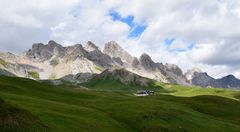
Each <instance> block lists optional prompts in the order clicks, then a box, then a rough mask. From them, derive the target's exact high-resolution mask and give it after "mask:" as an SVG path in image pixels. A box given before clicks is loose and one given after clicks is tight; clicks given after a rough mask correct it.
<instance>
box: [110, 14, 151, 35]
mask: <svg viewBox="0 0 240 132" xmlns="http://www.w3.org/2000/svg"><path fill="white" fill-rule="evenodd" d="M109 15H110V16H111V17H112V20H113V21H121V22H124V23H126V24H127V25H128V26H129V27H130V32H129V34H128V37H130V38H135V37H140V36H141V34H142V33H143V32H144V31H145V29H146V28H147V26H146V25H141V24H138V23H135V22H134V16H131V15H129V16H127V17H122V16H121V15H120V14H119V13H118V12H116V11H114V10H111V11H110V12H109Z"/></svg>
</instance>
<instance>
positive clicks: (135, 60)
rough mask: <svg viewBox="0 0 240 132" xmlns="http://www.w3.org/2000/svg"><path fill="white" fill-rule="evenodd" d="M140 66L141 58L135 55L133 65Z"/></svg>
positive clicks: (134, 66)
mask: <svg viewBox="0 0 240 132" xmlns="http://www.w3.org/2000/svg"><path fill="white" fill-rule="evenodd" d="M139 66H140V62H139V60H138V59H137V58H136V57H134V59H133V62H132V67H133V68H139Z"/></svg>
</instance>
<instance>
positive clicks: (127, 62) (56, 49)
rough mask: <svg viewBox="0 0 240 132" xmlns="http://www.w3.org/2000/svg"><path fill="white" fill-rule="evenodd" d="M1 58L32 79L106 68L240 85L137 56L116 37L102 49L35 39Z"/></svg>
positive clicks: (185, 81) (6, 65) (180, 81)
mask: <svg viewBox="0 0 240 132" xmlns="http://www.w3.org/2000/svg"><path fill="white" fill-rule="evenodd" d="M0 59H1V62H2V63H0V69H1V71H2V72H4V71H5V72H4V73H6V71H7V72H9V73H12V75H16V76H19V77H26V78H32V79H61V78H64V77H70V76H69V75H72V76H71V77H72V78H74V75H77V74H80V73H90V74H100V73H102V72H103V71H105V70H107V69H125V70H127V71H129V72H132V73H134V74H137V75H139V76H142V77H145V78H149V79H153V80H156V81H160V82H163V83H174V84H180V85H186V86H190V85H197V86H201V87H220V88H240V80H239V79H237V78H236V77H234V76H233V75H229V76H225V77H223V78H220V79H215V78H212V77H210V76H209V75H208V74H207V73H204V72H202V71H201V70H199V69H193V70H189V71H188V72H186V73H183V71H182V70H181V68H180V67H178V66H177V65H174V64H168V63H166V64H162V63H158V62H154V61H153V60H152V59H151V57H150V56H149V55H148V54H146V53H143V54H142V55H141V56H140V57H139V58H136V57H134V56H132V55H131V54H130V53H128V52H127V51H126V50H124V49H123V48H122V47H121V46H120V45H119V44H118V43H117V42H115V41H110V42H108V43H106V44H105V47H104V48H103V50H101V49H100V48H99V47H98V46H97V45H95V44H94V43H93V42H91V41H88V42H87V43H86V44H85V45H84V46H83V45H82V44H75V45H72V46H66V47H64V46H62V45H61V44H59V43H57V42H55V41H53V40H50V41H49V42H48V43H47V44H43V43H34V44H33V45H32V48H31V49H29V50H27V51H26V52H24V53H23V54H21V55H14V54H12V53H9V52H8V53H0ZM9 73H8V74H7V75H10V74H9ZM33 73H34V75H35V76H33ZM83 75H84V74H83ZM36 76H37V77H39V78H36ZM71 77H70V78H71ZM65 79H66V78H65ZM67 80H69V78H68V79H67ZM78 81H79V80H78ZM80 82H81V81H80Z"/></svg>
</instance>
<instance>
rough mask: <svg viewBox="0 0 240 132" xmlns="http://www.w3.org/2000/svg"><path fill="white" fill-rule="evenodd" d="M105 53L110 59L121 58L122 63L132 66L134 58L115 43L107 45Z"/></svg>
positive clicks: (111, 42)
mask: <svg viewBox="0 0 240 132" xmlns="http://www.w3.org/2000/svg"><path fill="white" fill-rule="evenodd" d="M103 53H105V54H107V55H109V56H110V57H115V58H117V57H119V58H120V59H121V60H122V62H124V63H127V64H131V63H132V61H133V57H132V56H131V55H130V54H129V53H128V52H127V51H125V50H124V49H122V47H121V46H119V45H118V44H117V43H116V42H115V41H110V42H108V43H106V44H105V47H104V49H103Z"/></svg>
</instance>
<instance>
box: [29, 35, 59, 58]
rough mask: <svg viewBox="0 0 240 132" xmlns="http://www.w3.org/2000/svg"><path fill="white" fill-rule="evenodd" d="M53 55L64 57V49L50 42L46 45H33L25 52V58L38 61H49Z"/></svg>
mask: <svg viewBox="0 0 240 132" xmlns="http://www.w3.org/2000/svg"><path fill="white" fill-rule="evenodd" d="M53 55H56V56H58V57H61V56H63V55H64V48H63V47H62V46H61V45H60V44H57V43H56V42H55V41H53V40H51V41H49V42H48V44H47V45H44V44H42V43H35V44H33V45H32V49H30V50H29V51H28V52H26V56H27V57H29V58H31V59H36V60H38V61H46V60H49V59H50V58H51V57H52V56H53Z"/></svg>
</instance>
